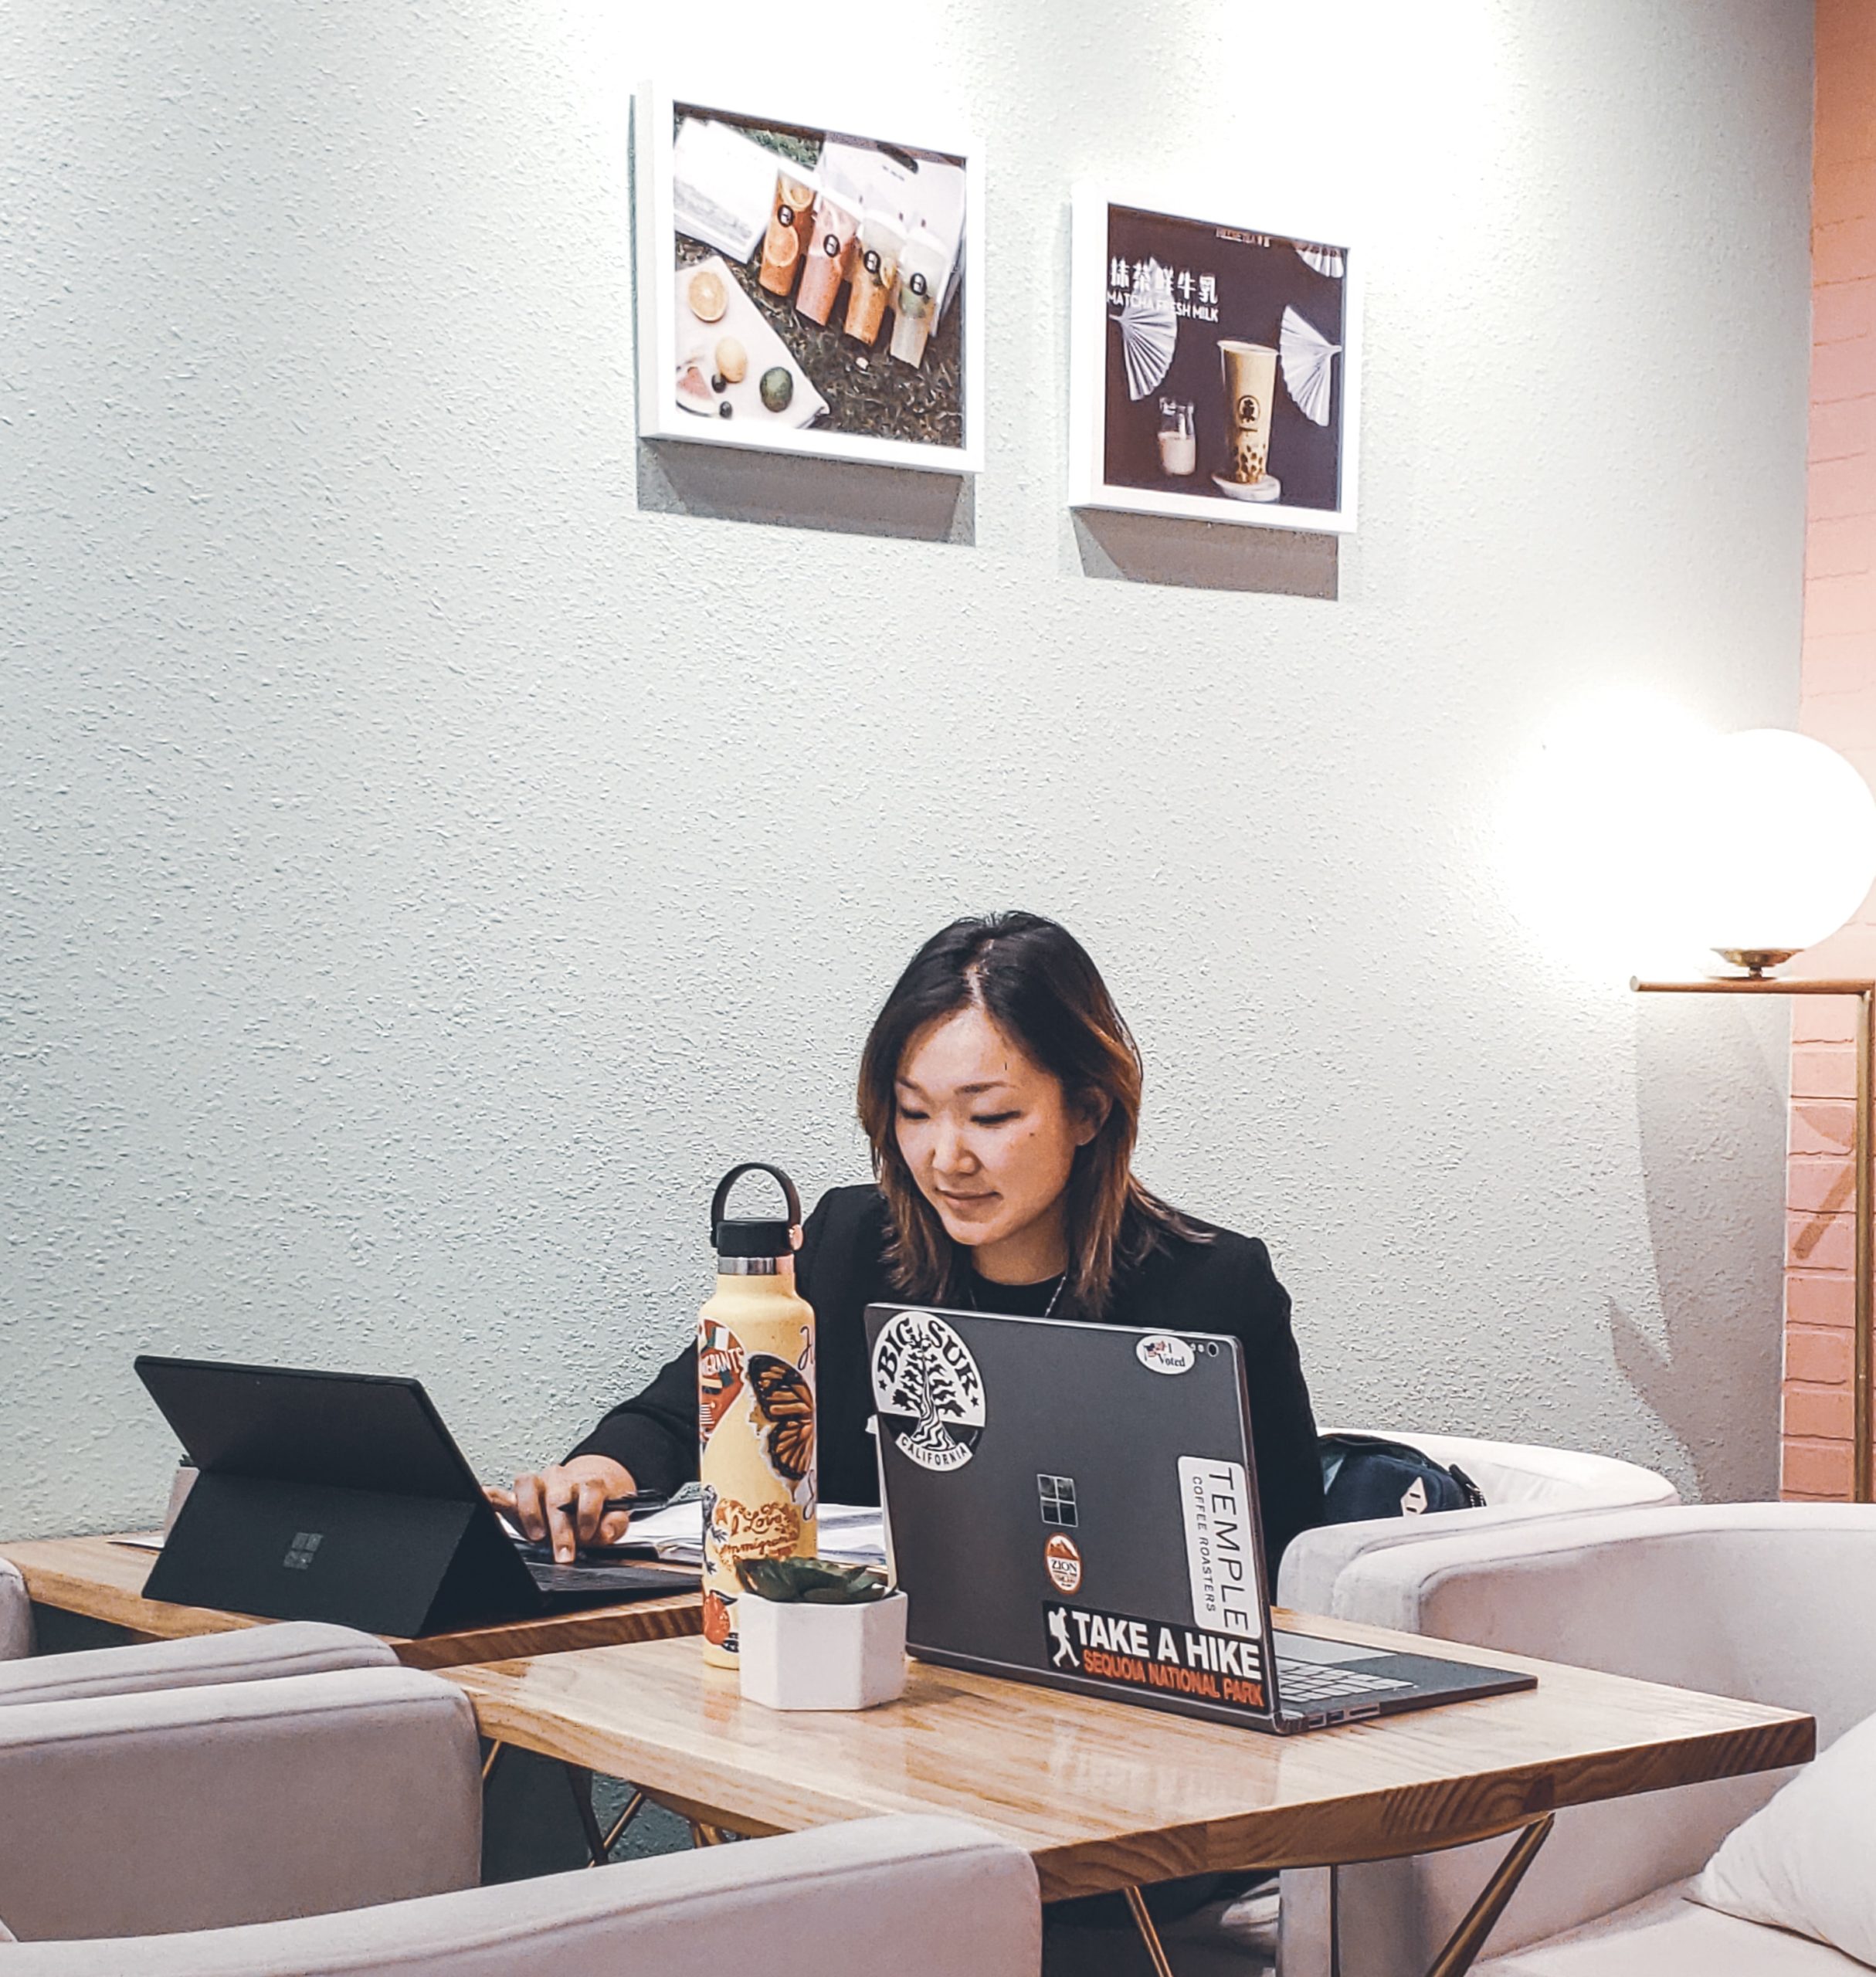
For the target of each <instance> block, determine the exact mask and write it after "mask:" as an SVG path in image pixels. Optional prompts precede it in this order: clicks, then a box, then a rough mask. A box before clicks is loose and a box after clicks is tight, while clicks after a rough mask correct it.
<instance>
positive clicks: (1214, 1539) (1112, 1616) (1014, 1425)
mask: <svg viewBox="0 0 1876 1977" xmlns="http://www.w3.org/2000/svg"><path fill="white" fill-rule="evenodd" d="M867 1349H868V1362H869V1366H870V1372H871V1376H872V1382H873V1399H874V1406H875V1407H876V1409H877V1412H878V1414H879V1420H880V1463H881V1470H882V1473H883V1476H884V1482H885V1487H886V1494H887V1504H888V1507H889V1510H890V1512H891V1538H892V1545H893V1557H894V1565H895V1568H896V1569H897V1573H898V1577H899V1581H900V1583H901V1585H902V1586H903V1587H904V1590H905V1592H906V1594H907V1600H908V1609H907V1643H908V1645H909V1646H911V1649H912V1651H913V1652H914V1653H918V1654H921V1655H923V1656H924V1657H927V1658H928V1659H931V1660H945V1661H952V1662H956V1663H962V1664H963V1665H966V1666H971V1667H982V1668H985V1669H991V1670H999V1671H1002V1672H1006V1673H1019V1674H1026V1675H1027V1676H1029V1677H1030V1678H1031V1679H1033V1680H1042V1681H1046V1682H1050V1683H1053V1684H1056V1685H1057V1686H1059V1687H1069V1688H1077V1689H1081V1690H1086V1691H1089V1692H1092V1693H1095V1694H1104V1695H1108V1696H1114V1695H1124V1696H1125V1697H1127V1698H1128V1700H1130V1701H1140V1702H1145V1703H1148V1704H1155V1705H1156V1706H1159V1707H1165V1708H1173V1709H1178V1710H1180V1711H1183V1712H1185V1713H1188V1714H1202V1715H1206V1716H1215V1717H1220V1718H1226V1719H1227V1720H1237V1721H1244V1720H1246V1719H1247V1718H1250V1719H1253V1720H1257V1721H1267V1718H1268V1699H1267V1687H1266V1678H1265V1670H1266V1669H1267V1667H1268V1663H1269V1653H1270V1639H1269V1633H1270V1622H1269V1607H1268V1604H1267V1599H1266V1597H1265V1592H1264V1585H1263V1580H1262V1569H1263V1568H1262V1562H1261V1551H1262V1547H1261V1543H1260V1538H1259V1536H1258V1532H1257V1497H1256V1481H1255V1477H1254V1474H1253V1473H1251V1472H1250V1467H1249V1463H1248V1460H1247V1449H1246V1446H1245V1430H1244V1422H1245V1419H1246V1410H1245V1406H1244V1399H1243V1365H1242V1359H1241V1356H1240V1348H1239V1347H1238V1345H1237V1341H1236V1340H1234V1339H1230V1338H1218V1337H1213V1336H1210V1335H1207V1334H1198V1333H1186V1334H1169V1333H1142V1332H1139V1331H1128V1330H1124V1329H1122V1328H1119V1327H1117V1326H1111V1325H1101V1324H1086V1323H1081V1322H1077V1321H1073V1320H1067V1321H1064V1320H1060V1319H1053V1320H1052V1319H1042V1318H1008V1317H993V1316H990V1315H988V1314H983V1313H979V1312H966V1311H931V1310H924V1309H915V1308H913V1307H904V1306H896V1305H874V1306H873V1307H870V1308H869V1309H868V1311H867Z"/></svg>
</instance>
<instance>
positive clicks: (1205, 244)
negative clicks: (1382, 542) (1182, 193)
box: [1070, 195, 1359, 534]
mask: <svg viewBox="0 0 1876 1977" xmlns="http://www.w3.org/2000/svg"><path fill="white" fill-rule="evenodd" d="M1074 256H1075V285H1074V307H1075V321H1074V337H1073V344H1074V353H1073V371H1074V398H1075V401H1076V402H1075V404H1074V408H1073V422H1072V439H1071V461H1070V465H1071V483H1072V484H1071V488H1070V499H1071V500H1072V501H1073V502H1074V504H1075V505H1077V507H1097V508H1119V509H1126V510H1133V511H1135V512H1143V513H1146V514H1165V515H1172V516H1180V517H1193V518H1195V519H1203V520H1204V521H1222V522H1232V523H1245V524H1252V525H1255V526H1261V527H1277V528H1290V529H1307V530H1317V531H1331V532H1334V533H1337V534H1342V533H1346V532H1347V531H1349V530H1352V528H1353V527H1354V526H1355V403H1356V375H1355V354H1356V344H1357V340H1358V335H1359V291H1358V287H1357V277H1358V273H1359V270H1357V268H1356V267H1355V257H1354V255H1353V253H1352V250H1351V249H1349V248H1348V246H1347V245H1346V244H1345V242H1339V241H1337V240H1335V239H1321V238H1319V237H1317V236H1301V235H1298V234H1295V233H1291V232H1276V231H1272V230H1270V229H1264V228H1260V227H1258V226H1252V225H1226V224H1224V223H1222V222H1216V221H1208V220H1200V219H1188V218H1184V217H1182V216H1179V215H1174V214H1169V213H1163V212H1154V211H1151V210H1149V209H1146V208H1144V207H1140V206H1134V205H1121V204H1118V203H1116V202H1113V201H1111V200H1109V199H1107V198H1097V197H1096V196H1094V195H1083V196H1082V197H1081V198H1078V199H1077V202H1076V209H1075V227H1074Z"/></svg>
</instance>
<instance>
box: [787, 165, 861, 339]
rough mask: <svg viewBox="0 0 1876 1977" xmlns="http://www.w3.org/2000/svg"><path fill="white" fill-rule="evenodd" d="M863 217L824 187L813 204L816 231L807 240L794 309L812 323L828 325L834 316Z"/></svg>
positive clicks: (835, 193) (837, 195) (848, 271)
mask: <svg viewBox="0 0 1876 1977" xmlns="http://www.w3.org/2000/svg"><path fill="white" fill-rule="evenodd" d="M859 223H860V215H859V214H858V213H857V212H855V211H854V210H853V207H852V206H851V205H849V204H848V202H846V200H845V199H843V198H841V197H840V195H839V194H838V193H837V192H830V191H829V190H828V189H827V188H826V187H825V186H823V188H821V191H820V192H819V195H817V196H816V199H815V202H814V230H813V232H812V233H811V234H810V235H809V239H808V260H807V265H806V266H805V267H804V268H803V269H802V271H801V292H800V293H799V294H798V295H797V296H796V297H795V307H796V308H797V309H799V310H800V311H801V313H802V314H803V315H804V316H806V317H807V319H808V320H809V322H811V323H823V324H824V323H825V322H826V320H827V318H828V317H829V315H831V314H833V306H834V297H836V295H838V294H839V293H840V284H841V283H843V281H845V280H846V278H847V276H848V274H849V273H850V266H851V263H852V261H853V230H854V229H855V228H856V227H857V226H858V225H859Z"/></svg>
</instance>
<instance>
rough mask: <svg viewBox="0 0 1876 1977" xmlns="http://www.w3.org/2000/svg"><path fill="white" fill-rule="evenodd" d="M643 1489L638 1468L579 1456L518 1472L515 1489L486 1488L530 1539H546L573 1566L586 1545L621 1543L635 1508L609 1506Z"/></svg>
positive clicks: (601, 1457) (600, 1457)
mask: <svg viewBox="0 0 1876 1977" xmlns="http://www.w3.org/2000/svg"><path fill="white" fill-rule="evenodd" d="M637 1488H638V1485H637V1484H636V1483H634V1482H633V1480H632V1472H631V1470H629V1469H628V1468H626V1466H625V1464H624V1463H620V1462H615V1461H613V1460H612V1457H611V1456H606V1455H577V1456H575V1457H574V1458H573V1460H572V1461H571V1462H561V1463H553V1464H552V1465H551V1467H548V1468H546V1469H539V1470H535V1471H534V1473H532V1474H531V1475H528V1476H517V1477H516V1478H515V1479H514V1488H513V1489H512V1490H484V1491H483V1495H485V1496H486V1497H487V1498H488V1500H489V1501H490V1503H491V1504H494V1506H495V1507H496V1508H497V1510H498V1511H507V1513H508V1514H509V1515H510V1516H511V1518H514V1521H515V1522H516V1523H517V1524H519V1525H520V1526H521V1534H522V1536H523V1537H524V1538H532V1539H534V1541H535V1542H536V1543H537V1544H538V1543H540V1542H541V1541H543V1540H544V1541H546V1542H547V1543H548V1544H549V1545H551V1546H552V1547H553V1551H554V1556H555V1558H556V1559H557V1560H558V1561H559V1562H560V1563H561V1564H562V1565H570V1564H571V1563H572V1560H573V1555H574V1553H575V1551H576V1550H577V1549H578V1548H579V1547H580V1546H581V1545H616V1544H617V1543H618V1542H619V1540H620V1538H623V1537H624V1536H625V1534H626V1526H627V1525H629V1524H630V1523H631V1521H632V1513H631V1512H630V1511H609V1510H608V1509H607V1508H606V1499H607V1497H629V1496H631V1495H632V1494H633V1493H634V1492H635V1491H636V1490H637Z"/></svg>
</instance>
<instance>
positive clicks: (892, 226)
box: [846, 212, 905, 344]
mask: <svg viewBox="0 0 1876 1977" xmlns="http://www.w3.org/2000/svg"><path fill="white" fill-rule="evenodd" d="M904 246H905V232H904V228H903V226H901V222H900V219H899V215H897V213H884V212H869V213H867V215H865V216H864V217H863V219H861V221H860V239H859V240H858V242H857V244H856V246H855V249H854V256H853V293H852V295H851V296H850V297H849V298H848V300H847V305H846V333H847V334H848V335H849V336H850V337H855V338H857V340H858V341H860V342H861V343H863V344H871V343H874V342H875V341H877V339H878V337H879V334H880V324H882V323H883V322H884V320H886V305H887V303H889V302H890V301H891V300H892V297H893V289H894V283H896V282H897V280H898V278H899V256H900V253H901V250H902V249H904Z"/></svg>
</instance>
